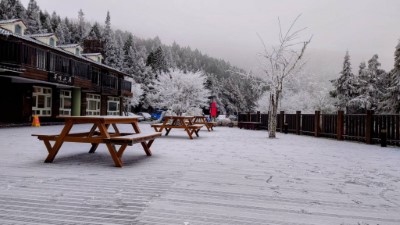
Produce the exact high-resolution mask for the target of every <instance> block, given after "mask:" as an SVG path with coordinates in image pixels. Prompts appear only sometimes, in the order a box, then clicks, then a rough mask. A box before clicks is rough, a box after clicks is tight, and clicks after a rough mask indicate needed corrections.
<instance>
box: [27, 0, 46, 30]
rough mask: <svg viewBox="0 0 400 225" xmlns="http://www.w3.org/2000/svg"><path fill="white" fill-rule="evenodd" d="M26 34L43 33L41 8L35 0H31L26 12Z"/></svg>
mask: <svg viewBox="0 0 400 225" xmlns="http://www.w3.org/2000/svg"><path fill="white" fill-rule="evenodd" d="M25 22H26V26H27V28H26V33H27V34H36V33H43V30H42V23H41V22H40V8H39V6H38V5H37V3H36V1H35V0H30V1H29V4H28V9H27V10H26V20H25Z"/></svg>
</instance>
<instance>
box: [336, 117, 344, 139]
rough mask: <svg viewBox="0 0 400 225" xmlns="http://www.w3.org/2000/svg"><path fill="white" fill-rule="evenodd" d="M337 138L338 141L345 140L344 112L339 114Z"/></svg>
mask: <svg viewBox="0 0 400 225" xmlns="http://www.w3.org/2000/svg"><path fill="white" fill-rule="evenodd" d="M336 129H337V131H336V136H337V139H338V140H343V133H344V112H343V111H342V110H340V111H338V114H337V124H336Z"/></svg>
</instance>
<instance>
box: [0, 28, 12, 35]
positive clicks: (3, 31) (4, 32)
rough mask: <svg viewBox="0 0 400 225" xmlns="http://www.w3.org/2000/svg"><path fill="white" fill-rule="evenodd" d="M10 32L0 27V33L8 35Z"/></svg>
mask: <svg viewBox="0 0 400 225" xmlns="http://www.w3.org/2000/svg"><path fill="white" fill-rule="evenodd" d="M11 34H12V32H11V31H9V30H6V29H3V28H1V27H0V35H5V36H8V35H11Z"/></svg>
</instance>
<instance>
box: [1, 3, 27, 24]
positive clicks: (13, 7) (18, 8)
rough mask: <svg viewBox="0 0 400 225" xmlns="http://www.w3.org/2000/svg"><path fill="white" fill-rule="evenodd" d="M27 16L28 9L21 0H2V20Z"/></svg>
mask: <svg viewBox="0 0 400 225" xmlns="http://www.w3.org/2000/svg"><path fill="white" fill-rule="evenodd" d="M25 18H26V9H25V7H24V6H23V5H22V4H21V2H20V1H19V0H1V1H0V20H9V19H22V20H24V19H25Z"/></svg>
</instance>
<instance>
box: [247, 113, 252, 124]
mask: <svg viewBox="0 0 400 225" xmlns="http://www.w3.org/2000/svg"><path fill="white" fill-rule="evenodd" d="M246 122H251V117H250V112H247V120H246Z"/></svg>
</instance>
